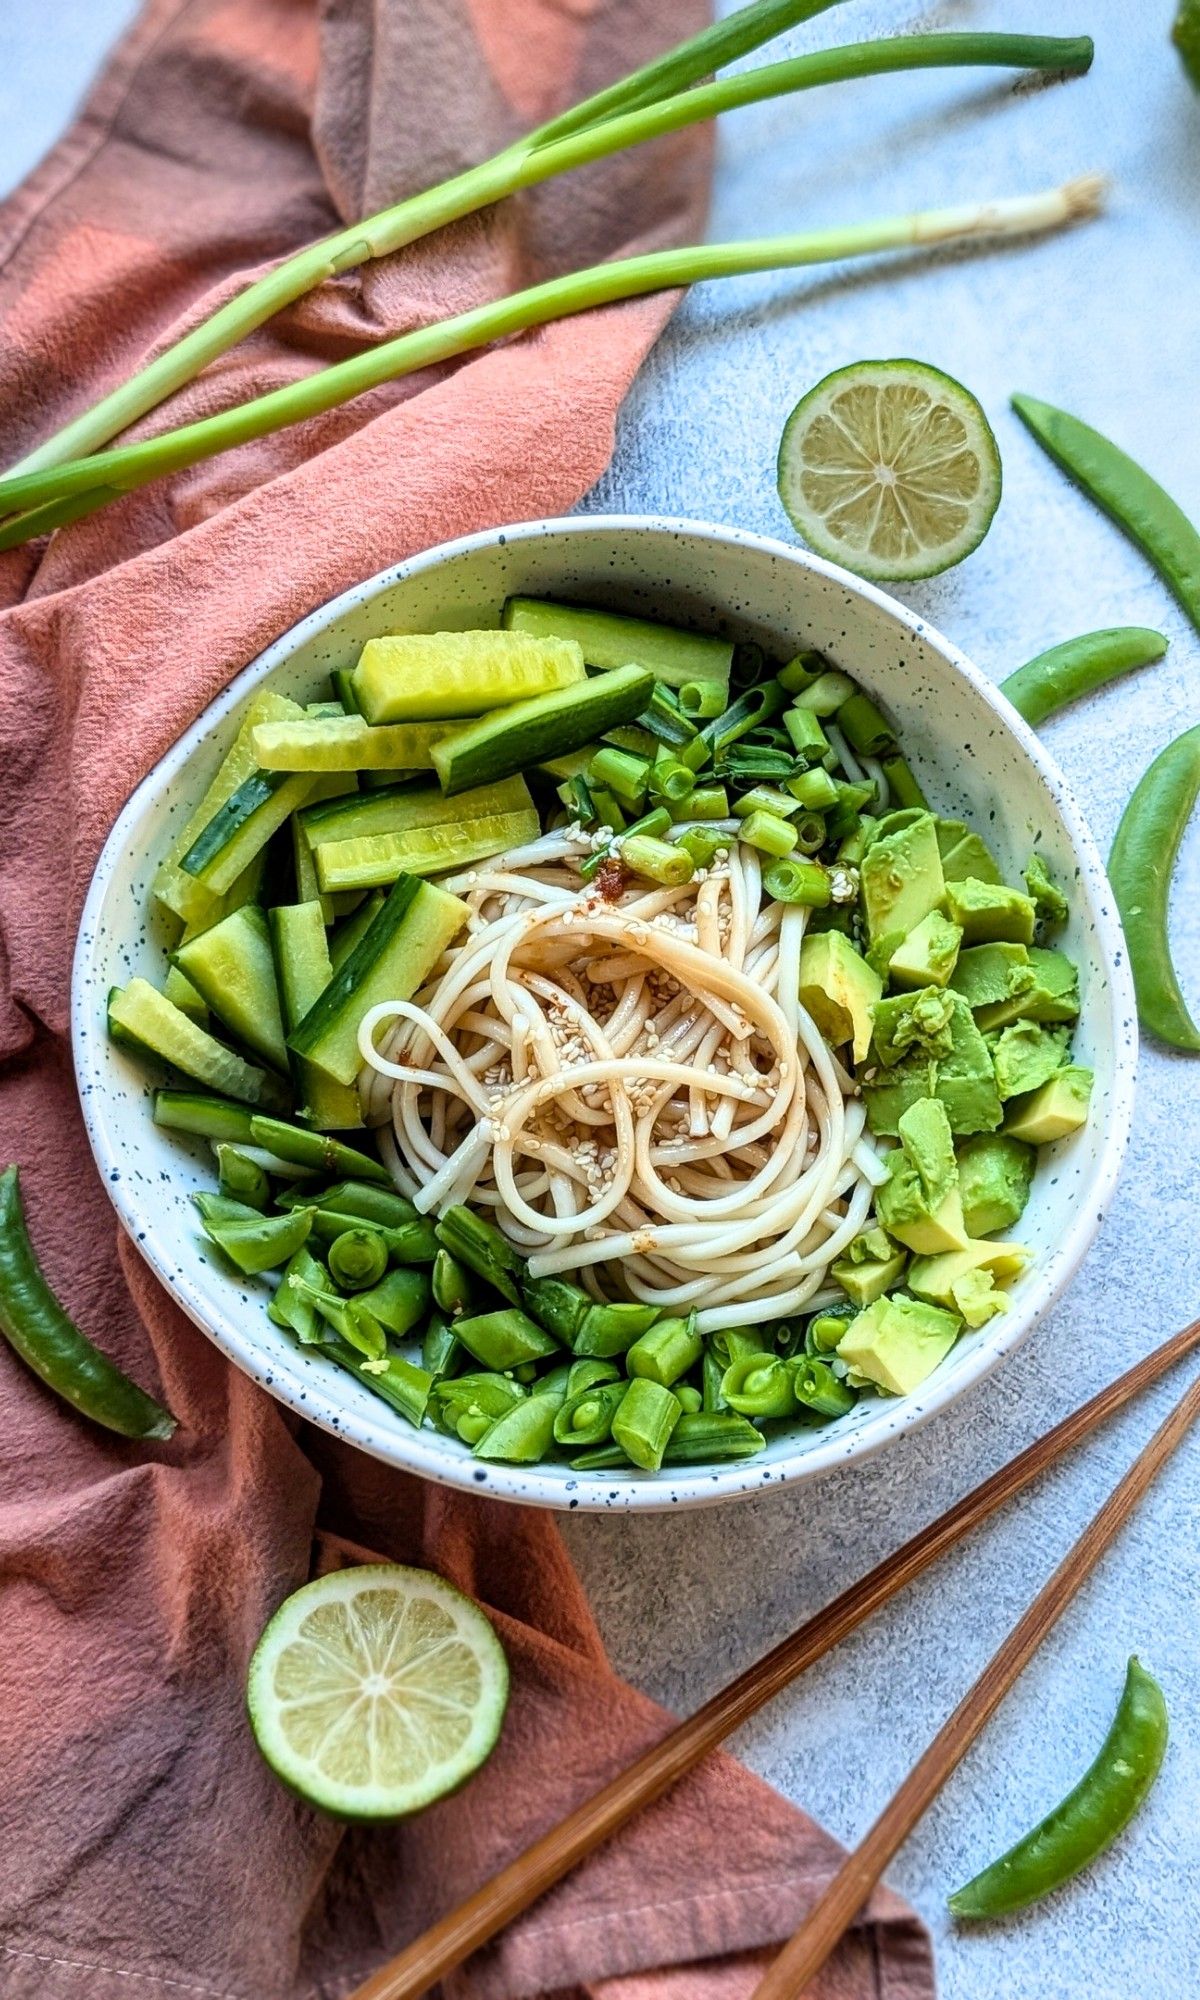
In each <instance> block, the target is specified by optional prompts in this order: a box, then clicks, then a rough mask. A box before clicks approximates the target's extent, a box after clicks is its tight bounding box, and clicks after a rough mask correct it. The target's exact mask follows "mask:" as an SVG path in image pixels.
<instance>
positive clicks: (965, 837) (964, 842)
mask: <svg viewBox="0 0 1200 2000" xmlns="http://www.w3.org/2000/svg"><path fill="white" fill-rule="evenodd" d="M937 841H938V849H939V851H940V853H941V857H942V874H943V875H944V876H945V878H946V880H947V882H963V881H965V880H966V878H967V876H968V875H970V876H973V877H974V879H975V880H976V881H977V882H1003V880H1004V877H1003V875H1002V874H1001V873H1000V870H999V867H998V866H997V863H996V860H995V857H994V856H993V854H992V851H991V849H990V848H989V847H988V845H987V843H986V841H984V840H981V839H980V837H979V835H978V834H977V833H975V832H973V831H972V829H971V828H970V827H969V826H968V825H967V824H966V822H965V821H964V820H961V819H940V820H939V821H938V828H937Z"/></svg>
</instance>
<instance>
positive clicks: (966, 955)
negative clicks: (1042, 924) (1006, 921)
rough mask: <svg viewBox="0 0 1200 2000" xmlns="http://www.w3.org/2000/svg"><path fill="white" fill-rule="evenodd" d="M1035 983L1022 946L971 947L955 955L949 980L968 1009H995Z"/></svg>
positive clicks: (977, 945) (976, 945)
mask: <svg viewBox="0 0 1200 2000" xmlns="http://www.w3.org/2000/svg"><path fill="white" fill-rule="evenodd" d="M1035 981H1036V974H1035V973H1034V972H1033V970H1032V969H1031V966H1030V962H1029V953H1028V952H1027V951H1026V949H1025V947H1024V945H1023V944H974V945H969V946H968V947H967V949H966V950H965V951H960V952H959V954H958V963H957V965H956V966H955V968H954V971H953V973H952V974H951V977H950V984H951V986H952V987H953V989H954V991H955V992H956V993H961V994H962V997H963V999H964V1000H965V1001H966V1003H967V1005H968V1007H995V1006H999V1005H1001V1004H1002V1003H1003V1002H1005V1001H1007V1000H1011V999H1013V998H1014V997H1015V996H1017V995H1018V994H1021V993H1027V992H1028V991H1029V989H1030V988H1031V987H1032V986H1033V985H1034V983H1035Z"/></svg>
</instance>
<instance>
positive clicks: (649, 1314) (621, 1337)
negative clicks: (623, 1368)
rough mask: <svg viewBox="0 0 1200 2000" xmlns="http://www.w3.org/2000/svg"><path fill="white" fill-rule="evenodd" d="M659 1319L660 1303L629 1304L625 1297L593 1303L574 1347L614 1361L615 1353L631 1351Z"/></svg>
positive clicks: (579, 1352) (576, 1333)
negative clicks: (635, 1343) (612, 1303)
mask: <svg viewBox="0 0 1200 2000" xmlns="http://www.w3.org/2000/svg"><path fill="white" fill-rule="evenodd" d="M657 1318H658V1307H657V1306H640V1305H634V1304H626V1303H625V1302H624V1301H622V1300H618V1302H617V1303H616V1304H615V1305H606V1306H601V1305H592V1304H589V1305H588V1309H587V1311H586V1312H585V1313H584V1316H583V1318H582V1320H581V1321H580V1323H579V1326H578V1327H577V1328H576V1331H575V1336H574V1339H573V1340H572V1342H571V1347H572V1349H573V1351H574V1352H575V1353H576V1354H590V1355H596V1356H598V1357H599V1358H600V1359H601V1360H602V1361H610V1360H611V1359H612V1357H613V1355H614V1354H625V1353H627V1352H628V1350H629V1349H630V1348H631V1347H632V1346H633V1343H634V1341H635V1340H637V1339H638V1338H639V1336H640V1335H641V1334H643V1333H645V1332H646V1330H647V1328H648V1327H651V1326H653V1325H654V1322H655V1320H656V1319H657Z"/></svg>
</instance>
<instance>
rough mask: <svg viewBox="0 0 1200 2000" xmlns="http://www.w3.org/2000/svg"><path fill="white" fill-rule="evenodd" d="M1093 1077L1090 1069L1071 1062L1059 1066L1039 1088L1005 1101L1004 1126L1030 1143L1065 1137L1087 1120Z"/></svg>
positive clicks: (1050, 1141)
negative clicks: (1063, 1066)
mask: <svg viewBox="0 0 1200 2000" xmlns="http://www.w3.org/2000/svg"><path fill="white" fill-rule="evenodd" d="M1093 1081H1094V1079H1093V1076H1092V1072H1091V1070H1090V1069H1081V1068H1080V1067H1079V1065H1078V1064H1072V1065H1070V1066H1069V1067H1068V1068H1067V1069H1060V1070H1059V1072H1058V1074H1057V1076H1052V1077H1051V1078H1050V1081H1049V1083H1044V1084H1043V1085H1042V1086H1041V1089H1040V1090H1031V1091H1030V1093H1029V1095H1028V1097H1018V1098H1016V1099H1015V1100H1014V1102H1013V1103H1012V1104H1010V1105H1009V1107H1008V1111H1007V1114H1006V1116H1005V1120H1004V1130H1005V1132H1006V1133H1007V1134H1008V1135H1009V1137H1010V1138H1012V1139H1024V1140H1025V1141H1026V1143H1027V1144H1028V1145H1030V1146H1049V1145H1050V1144H1051V1143H1052V1141H1053V1140H1055V1139H1065V1138H1066V1135H1067V1133H1068V1132H1076V1131H1078V1129H1079V1127H1080V1126H1081V1125H1083V1124H1086V1122H1087V1115H1088V1103H1089V1100H1090V1098H1091V1095H1092V1083H1093Z"/></svg>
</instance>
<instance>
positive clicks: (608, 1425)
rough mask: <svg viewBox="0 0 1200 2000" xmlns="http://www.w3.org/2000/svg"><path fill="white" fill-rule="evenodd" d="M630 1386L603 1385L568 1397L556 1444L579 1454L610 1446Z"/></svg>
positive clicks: (558, 1420) (559, 1416) (557, 1422)
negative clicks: (599, 1446)
mask: <svg viewBox="0 0 1200 2000" xmlns="http://www.w3.org/2000/svg"><path fill="white" fill-rule="evenodd" d="M626 1386H627V1385H626V1384H625V1383H624V1382H599V1383H593V1384H592V1385H591V1387H590V1388H586V1389H581V1390H579V1392H578V1393H577V1394H576V1395H573V1396H572V1395H568V1397H567V1399H566V1401H565V1402H564V1403H563V1404H562V1406H561V1408H560V1409H559V1411H558V1413H557V1415H556V1416H555V1419H554V1441H555V1443H556V1444H561V1445H565V1446H566V1447H568V1448H572V1447H573V1448H574V1449H575V1450H576V1451H579V1450H581V1449H583V1448H585V1447H586V1448H588V1449H591V1448H592V1447H594V1446H595V1445H600V1444H606V1443H607V1442H608V1440H609V1438H610V1437H611V1436H612V1424H613V1418H614V1417H615V1416H616V1414H617V1411H618V1410H619V1408H620V1406H621V1404H622V1402H623V1401H624V1398H625V1389H626Z"/></svg>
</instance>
